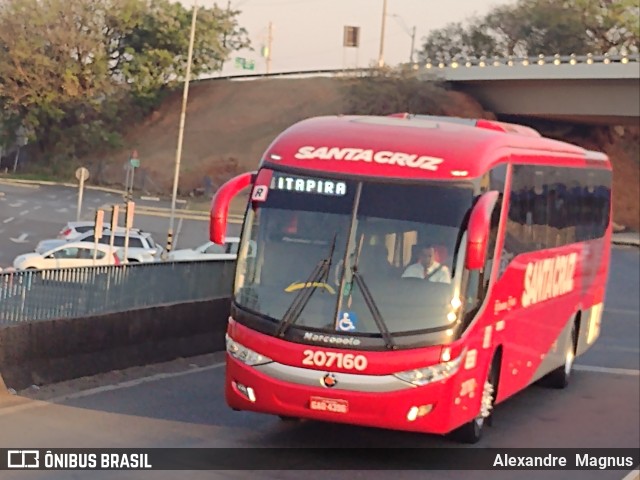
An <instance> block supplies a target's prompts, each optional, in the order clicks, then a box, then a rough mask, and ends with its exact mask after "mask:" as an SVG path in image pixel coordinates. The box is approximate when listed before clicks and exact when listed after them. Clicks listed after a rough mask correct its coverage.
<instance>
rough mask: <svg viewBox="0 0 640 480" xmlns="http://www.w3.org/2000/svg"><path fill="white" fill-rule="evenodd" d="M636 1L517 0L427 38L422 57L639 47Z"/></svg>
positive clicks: (633, 49) (445, 58)
mask: <svg viewBox="0 0 640 480" xmlns="http://www.w3.org/2000/svg"><path fill="white" fill-rule="evenodd" d="M639 11H640V8H639V7H638V4H637V0H565V1H558V0H518V2H517V3H515V4H509V5H502V6H499V7H496V8H494V9H493V10H491V11H490V12H489V13H488V14H487V15H486V16H485V17H484V18H474V19H470V20H469V21H468V22H467V25H462V24H461V23H457V24H449V25H447V26H446V27H444V28H443V29H440V30H435V31H433V32H431V33H430V34H429V36H428V37H426V38H425V39H424V45H423V50H422V52H421V53H420V56H421V58H422V59H423V60H425V59H426V58H431V59H434V58H435V59H438V60H442V61H449V60H450V59H452V58H454V57H455V56H463V57H465V56H466V57H479V56H482V55H486V56H491V55H498V56H509V55H514V56H522V57H524V56H536V55H538V54H543V55H554V54H556V53H558V54H561V55H569V54H572V53H575V54H586V53H593V54H603V53H620V52H621V51H627V52H637V51H638V43H639V42H638V38H639V36H640V25H639V23H638V15H639Z"/></svg>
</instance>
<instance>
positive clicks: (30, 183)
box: [0, 177, 188, 203]
mask: <svg viewBox="0 0 640 480" xmlns="http://www.w3.org/2000/svg"><path fill="white" fill-rule="evenodd" d="M0 184H5V185H17V186H23V187H27V188H38V187H39V186H41V185H48V186H58V187H73V188H78V184H77V183H68V182H51V181H49V180H22V179H19V178H1V177H0ZM84 188H86V189H87V190H97V191H99V192H107V193H114V194H116V195H124V194H125V191H124V190H118V189H117V188H111V187H100V186H98V185H85V186H84ZM140 200H146V201H154V202H159V201H160V200H162V199H161V198H160V197H153V196H147V195H144V196H141V197H140ZM187 201H188V200H184V199H182V198H177V199H176V203H187Z"/></svg>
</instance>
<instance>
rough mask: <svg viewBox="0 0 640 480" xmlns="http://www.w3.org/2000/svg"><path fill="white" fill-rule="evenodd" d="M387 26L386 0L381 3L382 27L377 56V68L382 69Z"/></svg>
mask: <svg viewBox="0 0 640 480" xmlns="http://www.w3.org/2000/svg"><path fill="white" fill-rule="evenodd" d="M386 25H387V0H383V2H382V27H381V29H380V54H379V55H378V67H379V68H382V67H384V30H385V27H386Z"/></svg>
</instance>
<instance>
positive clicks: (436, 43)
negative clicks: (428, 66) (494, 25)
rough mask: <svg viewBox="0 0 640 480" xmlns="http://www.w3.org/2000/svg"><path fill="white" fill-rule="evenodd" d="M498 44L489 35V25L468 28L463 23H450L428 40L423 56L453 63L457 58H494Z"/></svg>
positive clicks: (431, 34) (434, 60) (432, 34)
mask: <svg viewBox="0 0 640 480" xmlns="http://www.w3.org/2000/svg"><path fill="white" fill-rule="evenodd" d="M496 54H497V42H496V40H495V38H494V37H492V36H491V35H489V34H488V33H487V25H484V24H482V23H480V22H477V23H475V24H473V25H471V26H469V27H467V28H465V27H464V26H463V25H462V24H461V23H459V22H457V23H450V24H448V25H447V26H446V27H445V28H443V29H441V30H435V31H433V32H431V33H430V34H429V36H428V37H427V38H426V40H425V43H424V46H423V51H422V52H421V56H422V57H423V58H424V59H427V58H428V59H429V60H431V61H432V62H451V61H452V60H454V59H455V58H465V57H471V56H480V55H486V56H493V55H496Z"/></svg>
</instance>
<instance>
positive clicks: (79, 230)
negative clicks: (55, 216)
mask: <svg viewBox="0 0 640 480" xmlns="http://www.w3.org/2000/svg"><path fill="white" fill-rule="evenodd" d="M94 226H95V222H93V221H82V222H67V224H66V225H65V226H64V227H63V228H62V230H60V233H58V238H59V239H60V240H65V241H67V242H70V241H72V240H76V239H77V238H78V237H79V236H80V235H82V234H83V233H86V232H88V231H90V230H93V228H94Z"/></svg>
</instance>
